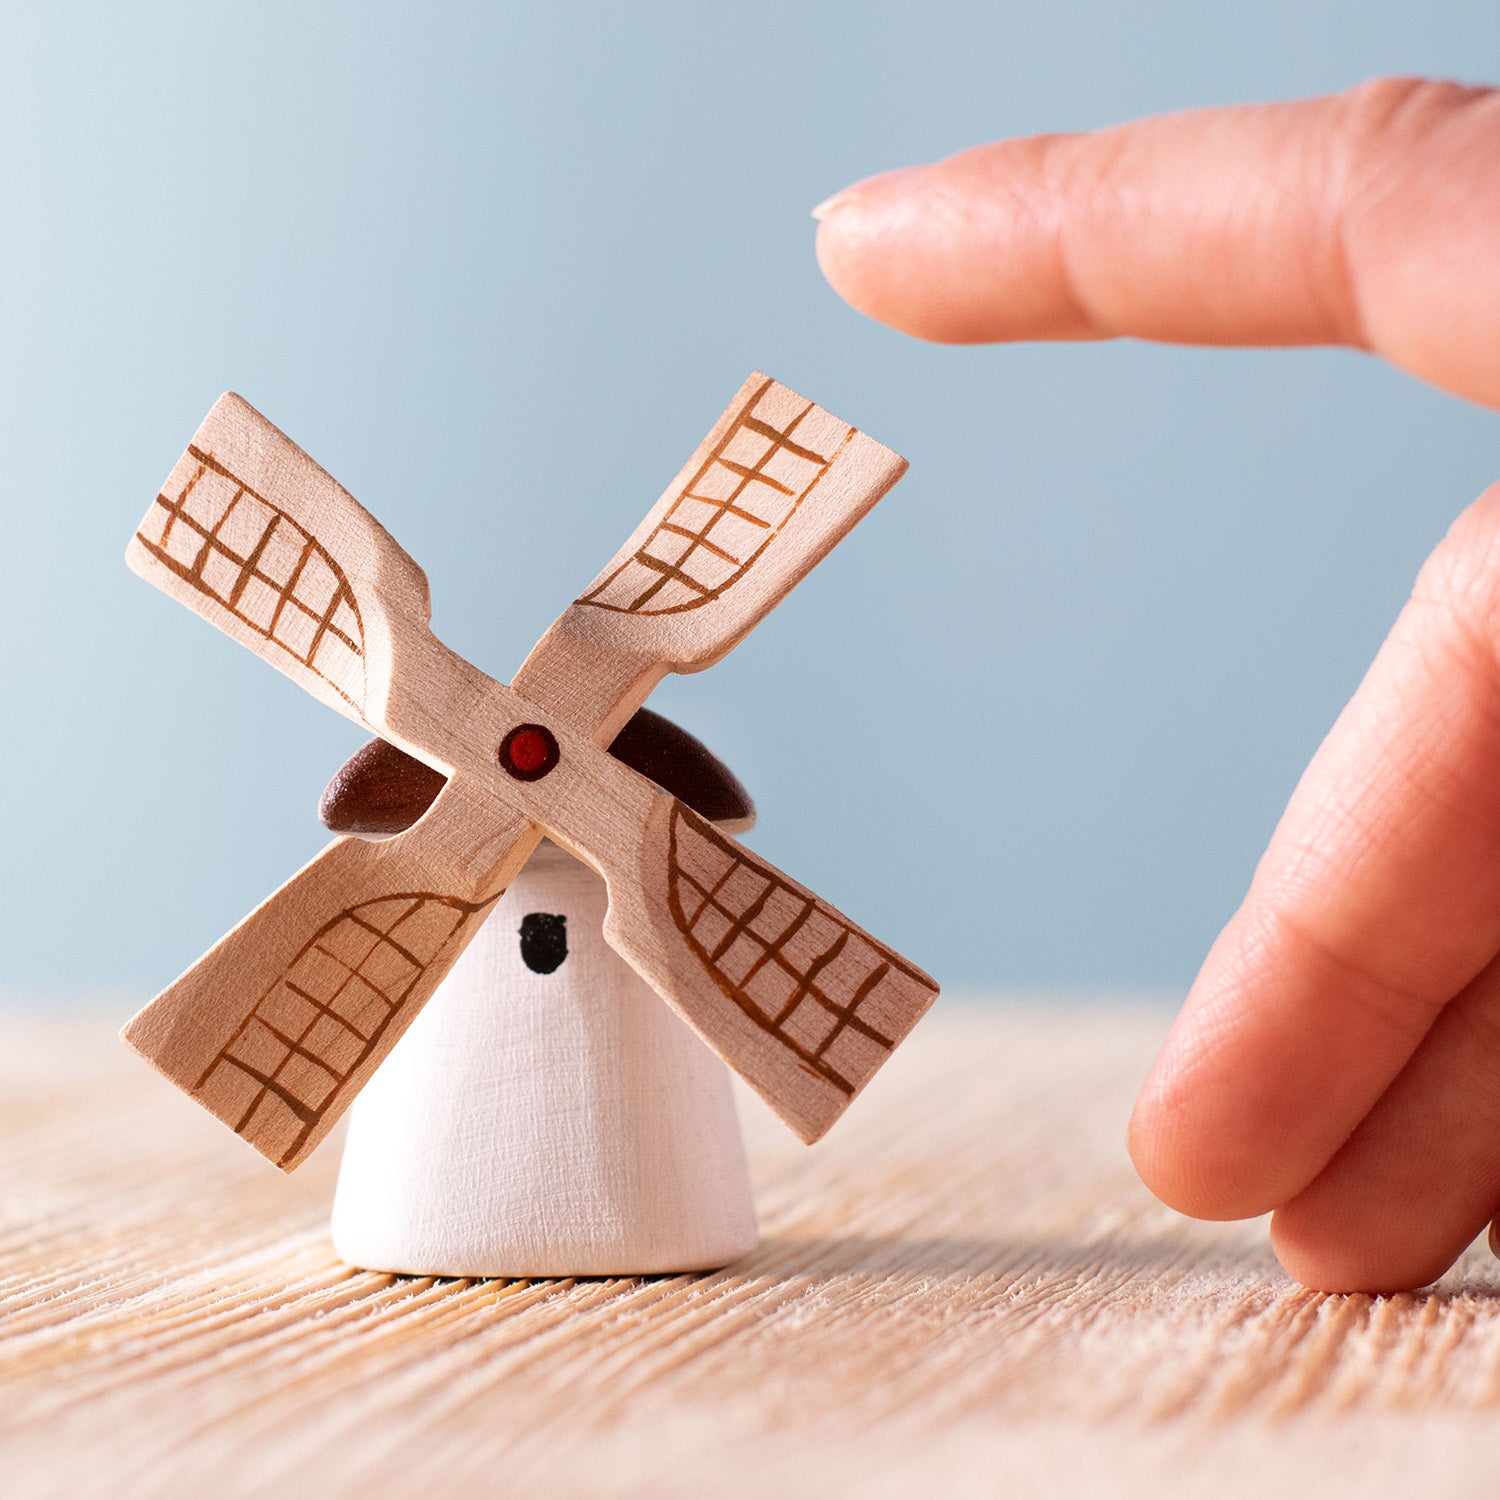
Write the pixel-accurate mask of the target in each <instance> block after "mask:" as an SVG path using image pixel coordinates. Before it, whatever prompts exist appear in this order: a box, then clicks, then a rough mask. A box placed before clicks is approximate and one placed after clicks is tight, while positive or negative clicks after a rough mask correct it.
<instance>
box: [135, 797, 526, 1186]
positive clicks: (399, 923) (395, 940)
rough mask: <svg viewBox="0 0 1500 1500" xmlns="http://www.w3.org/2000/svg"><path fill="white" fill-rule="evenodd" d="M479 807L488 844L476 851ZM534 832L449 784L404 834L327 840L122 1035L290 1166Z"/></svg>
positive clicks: (501, 884)
mask: <svg viewBox="0 0 1500 1500" xmlns="http://www.w3.org/2000/svg"><path fill="white" fill-rule="evenodd" d="M465 804H467V805H465ZM476 815H477V816H478V817H479V818H480V819H481V824H480V826H482V827H483V829H484V843H483V845H482V847H481V848H478V849H473V848H469V849H466V847H465V843H464V841H465V840H466V839H467V840H468V841H469V844H470V845H472V844H473V842H474V840H475V838H476V835H475V833H474V832H473V829H474V826H475V825H474V819H475V818H476ZM539 837H540V835H539V833H538V831H537V830H536V828H535V827H534V826H533V825H532V824H530V823H528V822H527V821H526V819H524V818H522V817H521V816H520V815H519V814H508V813H506V812H505V811H504V810H503V809H500V808H497V807H496V806H495V804H494V803H493V801H492V800H490V799H489V798H484V799H482V801H479V802H477V804H476V802H475V801H471V800H470V799H469V798H468V795H467V793H466V790H465V789H464V788H463V787H462V786H461V785H459V784H457V783H450V785H449V787H448V788H447V789H446V790H445V792H444V794H443V796H442V797H441V798H440V799H439V800H438V802H437V804H435V805H434V807H433V808H432V810H431V811H430V812H429V814H428V815H427V817H426V818H424V819H423V821H422V822H421V823H420V824H418V825H417V827H415V828H414V829H412V830H411V831H410V832H408V833H406V834H403V835H402V836H401V837H400V838H397V839H391V840H389V841H387V842H384V843H369V842H365V841H364V840H361V839H352V838H351V839H338V840H336V841H335V842H334V843H332V844H330V845H329V846H328V847H327V848H326V849H324V850H323V852H322V853H321V854H319V855H318V856H317V858H316V859H314V860H313V861H312V862H311V863H310V864H308V865H306V866H305V867H304V868H303V869H302V870H301V871H299V872H298V873H297V874H296V875H294V876H293V877H292V878H291V880H289V881H288V882H287V883H286V884H285V885H283V886H282V887H281V889H280V890H278V891H277V892H276V893H275V894H274V895H273V896H271V897H270V898H269V899H268V900H267V901H265V902H263V903H262V904H261V905H260V906H259V907H257V908H256V910H255V911H253V912H252V913H251V914H250V915H249V916H248V917H246V918H245V920H244V921H243V922H241V923H240V924H239V926H238V927H236V928H235V929H234V930H233V931H232V932H231V933H229V935H228V936H227V937H225V938H224V939H223V940H222V941H220V942H219V943H218V944H217V945H216V946H215V947H213V948H212V949H211V950H210V951H209V952H208V953H207V954H205V955H204V956H203V958H201V959H200V960H199V961H198V962H197V963H196V964H194V965H193V967H192V968H191V969H189V970H188V971H187V973H185V974H184V975H183V976H182V977H181V978H180V979H179V980H177V982H176V983H175V984H173V985H171V986H170V987H169V988H168V989H166V990H164V991H163V992H162V993H161V994H160V995H158V996H157V998H156V999H155V1000H153V1001H152V1002H151V1003H150V1004H149V1005H148V1006H146V1007H145V1009H143V1010H142V1011H141V1012H140V1013H139V1014H138V1015H136V1016H135V1018H134V1019H133V1020H131V1021H130V1023H129V1024H128V1025H127V1026H126V1027H125V1029H124V1031H123V1032H122V1033H121V1035H122V1036H123V1037H124V1039H125V1041H126V1042H127V1043H128V1044H129V1045H130V1046H131V1047H132V1048H133V1049H134V1050H135V1051H136V1052H138V1053H139V1054H140V1055H141V1056H142V1057H144V1058H145V1059H146V1060H147V1061H148V1062H149V1063H151V1064H152V1065H153V1066H154V1067H156V1068H157V1069H159V1070H160V1071H161V1072H162V1073H164V1074H165V1075H166V1076H167V1077H168V1078H169V1079H171V1080H172V1082H173V1083H175V1084H177V1085H178V1086H179V1087H180V1088H182V1089H184V1090H186V1092H187V1093H189V1094H191V1095H192V1097H193V1098H194V1099H196V1100H197V1101H198V1103H199V1104H201V1105H203V1107H204V1108H205V1109H207V1110H208V1111H209V1112H210V1113H212V1114H214V1115H216V1116H218V1118H219V1119H221V1120H222V1121H224V1123H225V1124H227V1125H228V1126H229V1127H230V1128H231V1129H232V1130H234V1131H235V1133H236V1134H238V1135H239V1136H241V1137H242V1138H243V1139H244V1140H246V1141H248V1142H249V1143H250V1145H252V1146H254V1147H255V1149H256V1150H257V1151H259V1152H260V1153H261V1154H262V1155H263V1156H265V1157H267V1158H268V1159H269V1160H270V1161H272V1162H274V1163H275V1164H276V1165H277V1166H278V1167H281V1168H282V1169H283V1170H284V1171H290V1170H291V1169H292V1168H293V1167H295V1166H297V1165H298V1163H300V1162H301V1161H302V1160H303V1159H304V1158H305V1157H306V1156H307V1155H308V1154H309V1153H310V1152H311V1151H312V1150H313V1149H314V1148H315V1147H316V1146H317V1144H318V1143H319V1141H321V1140H322V1139H323V1137H324V1136H325V1135H326V1134H327V1133H328V1131H329V1130H330V1129H331V1128H332V1127H333V1125H334V1123H335V1122H336V1121H337V1120H338V1118H339V1116H340V1115H341V1114H342V1113H343V1112H344V1110H345V1109H346V1108H347V1107H348V1105H349V1104H350V1103H351V1102H352V1100H353V1098H354V1096H355V1095H356V1094H357V1093H358V1092H359V1090H360V1089H361V1088H362V1087H363V1086H364V1083H365V1081H366V1080H367V1079H368V1078H369V1076H370V1075H371V1074H372V1073H373V1072H374V1071H375V1069H376V1067H378V1066H379V1064H380V1062H381V1060H382V1059H383V1058H384V1057H385V1056H386V1054H387V1053H388V1052H389V1051H390V1050H391V1048H392V1047H393V1046H395V1044H396V1042H397V1041H398V1040H399V1038H400V1037H401V1035H402V1033H403V1032H404V1031H405V1030H406V1028H407V1027H408V1026H409V1025H410V1024H411V1022H412V1020H413V1019H414V1018H415V1017H416V1015H417V1013H418V1011H420V1010H421V1008H422V1006H423V1005H424V1004H426V1002H427V1000H428V998H429V997H430V996H431V994H432V992H433V990H434V989H435V988H436V987H437V985H438V982H439V981H440V980H441V979H442V978H443V976H444V975H445V974H447V972H448V970H449V969H450V968H451V967H452V966H453V964H454V962H455V960H456V959H457V958H458V956H459V954H460V953H462V951H463V949H464V947H465V945H466V944H467V943H468V941H469V939H470V938H471V937H473V935H474V934H475V932H477V931H478V929H479V926H480V923H481V922H482V921H483V919H484V916H485V914H486V913H487V912H488V911H489V909H490V907H491V906H492V905H493V904H494V902H495V901H496V900H497V899H498V898H499V897H500V895H502V894H503V892H504V889H505V886H506V885H507V884H508V883H509V882H510V880H511V879H512V878H513V877H514V875H515V874H516V872H517V871H518V870H519V869H520V867H521V866H522V865H523V864H524V863H525V861H526V860H527V858H529V857H530V855H531V852H532V850H533V849H534V848H535V847H536V844H537V841H538V838H539Z"/></svg>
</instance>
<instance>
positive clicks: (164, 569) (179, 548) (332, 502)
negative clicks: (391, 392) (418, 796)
mask: <svg viewBox="0 0 1500 1500" xmlns="http://www.w3.org/2000/svg"><path fill="white" fill-rule="evenodd" d="M125 557H126V561H127V562H128V563H129V565H130V566H131V568H133V569H134V570H135V571H136V572H137V573H139V574H140V575H141V577H142V578H144V579H146V580H147V582H149V583H153V584H155V585H156V587H157V588H159V589H161V590H162V591H163V592H164V593H166V594H170V595H171V596H172V598H174V599H176V600H178V601H180V602H181V603H183V604H186V605H187V606H188V607H189V608H190V609H193V610H195V611H196V612H197V613H198V614H200V615H202V616H203V617H204V619H206V620H208V621H209V622H210V623H212V624H214V625H217V626H218V627H219V629H220V630H222V631H224V632H225V633H226V634H228V635H230V636H232V637H233V638H234V639H235V640H237V641H238V642H239V643H240V644H241V645H243V646H248V647H249V648H250V650H252V651H254V652H255V653H256V654H257V655H258V656H261V657H263V658H264V659H265V660H266V661H268V662H270V664H271V665H272V666H273V667H276V668H277V669H278V670H279V671H282V672H284V673H286V675H287V676H288V677H291V678H292V679H293V680H294V681H296V682H298V683H300V684H301V685H302V686H303V687H304V688H306V689H307V690H308V692H310V693H312V694H314V695H315V696H316V697H317V698H319V699H321V700H322V701H323V702H324V703H327V704H328V705H329V706H330V707H332V708H336V709H338V711H339V712H340V713H342V714H345V715H347V716H348V717H349V718H352V719H355V720H357V721H358V722H360V723H364V724H369V725H371V726H372V727H375V728H379V727H380V724H381V711H382V707H383V704H384V701H385V695H386V692H387V691H388V689H389V686H390V680H391V675H392V672H393V670H394V663H393V656H394V654H395V651H396V649H397V648H398V646H399V644H401V643H402V640H403V637H404V636H406V637H409V636H410V634H411V633H412V632H415V631H422V632H425V629H426V625H427V621H428V620H429V619H430V617H431V606H430V604H429V600H428V593H427V578H426V575H425V574H424V573H423V572H422V570H421V569H420V568H419V567H418V566H417V565H416V563H415V562H413V561H412V559H411V558H410V557H408V556H407V554H406V553H405V552H403V551H402V550H401V547H400V546H399V545H398V544H397V542H396V541H395V540H394V539H393V538H392V537H391V536H390V535H389V533H388V532H386V530H385V528H384V527H382V526H381V525H380V523H379V522H378V521H376V520H375V518H374V517H373V516H371V515H370V514H369V512H368V511H366V510H365V509H364V507H363V506H361V505H360V504H359V502H358V501H357V500H355V499H354V497H353V496H352V495H350V494H349V492H348V491H347V490H345V489H344V488H343V487H342V486H341V485H340V484H339V483H338V482H337V481H336V480H335V479H334V478H333V477H332V476H331V475H329V474H328V473H327V472H326V471H325V470H324V469H322V468H320V467H319V465H317V464H316V463H314V462H313V460H312V459H311V458H309V457H308V456H307V454H305V453H304V452H303V451H302V450H301V449H300V448H299V447H297V445H296V444H295V443H293V442H292V440H291V439H290V438H288V437H287V436H286V434H285V433H283V432H281V431H280V430H279V429H278V428H276V427H274V426H273V425H272V424H271V423H270V422H268V421H267V420H266V419H265V418H264V417H263V416H261V414H260V413H259V412H258V411H256V410H255V408H254V407H252V406H251V405H249V403H248V402H246V401H244V400H242V399H241V398H240V397H239V396H236V395H234V394H233V393H230V394H228V395H225V396H221V397H220V398H219V400H218V401H217V402H216V403H215V404H214V407H213V410H212V411H210V412H209V414H208V416H207V417H206V418H205V419H204V421H203V425H202V426H201V427H200V428H199V429H198V431H197V433H196V435H195V436H194V438H193V441H192V443H191V444H189V446H188V449H187V451H186V452H185V453H184V454H183V455H182V457H181V458H180V459H179V460H178V461H177V465H176V467H175V468H174V469H173V470H172V472H171V474H170V475H169V476H168V478H167V482H166V484H165V485H164V486H163V487H162V490H161V493H160V494H159V495H158V496H157V497H156V499H155V501H153V502H152V505H151V508H150V510H149V511H148V512H147V513H146V517H145V519H144V520H143V521H142V522H141V525H140V529H139V530H138V531H137V532H136V534H135V536H134V537H133V538H132V540H131V543H130V546H129V548H128V549H127V551H126V554H125Z"/></svg>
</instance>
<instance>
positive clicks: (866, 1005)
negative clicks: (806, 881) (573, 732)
mask: <svg viewBox="0 0 1500 1500" xmlns="http://www.w3.org/2000/svg"><path fill="white" fill-rule="evenodd" d="M605 876H606V879H607V881H608V884H609V894H610V907H609V915H608V918H607V920H606V923H605V929H604V932H605V937H606V938H607V939H608V940H609V942H610V943H611V944H612V945H613V946H614V947H615V949H616V950H617V951H618V952H619V953H620V954H621V955H622V956H623V957H624V958H625V959H626V960H627V961H628V962H630V963H631V964H632V965H633V966H634V967H635V968H636V969H637V970H638V971H639V973H640V974H641V976H642V977H643V978H644V979H645V980H646V981H647V982H648V983H649V984H651V985H652V986H653V987H654V988H655V989H656V990H657V991H658V993H660V994H661V995H662V997H663V998H664V999H666V1000H667V1001H668V1003H669V1004H670V1005H671V1006H672V1007H673V1009H674V1010H676V1011H677V1012H678V1014H679V1015H681V1016H682V1018H683V1019H684V1020H685V1021H687V1023H688V1024H689V1025H690V1026H692V1027H693V1029H694V1030H695V1031H697V1032H698V1034H699V1035H700V1036H701V1037H702V1038H703V1039H704V1041H706V1042H707V1043H708V1044H709V1046H710V1047H712V1048H713V1050H714V1051H715V1052H717V1053H718V1054H719V1056H720V1057H722V1058H723V1059H724V1061H725V1062H726V1063H728V1064H729V1066H730V1067H731V1068H733V1069H734V1070H735V1072H737V1073H739V1074H740V1076H741V1077H742V1078H744V1079H745V1081H746V1082H747V1083H749V1084H750V1086H751V1087H752V1088H753V1089H755V1091H756V1092H757V1093H758V1094H759V1095H760V1096H761V1097H762V1098H763V1099H764V1100H765V1101H766V1103H767V1104H769V1105H770V1106H771V1108H772V1109H773V1110H775V1111H776V1113H777V1114H778V1115H780V1116H781V1118H782V1119H783V1120H785V1121H786V1123H787V1124H788V1125H790V1126H791V1128H792V1129H793V1130H794V1131H796V1133H797V1134H798V1135H799V1136H801V1137H802V1139H803V1140H804V1141H808V1142H811V1141H815V1140H817V1139H818V1138H819V1137H820V1136H821V1135H822V1134H823V1133H824V1132H825V1131H827V1130H828V1128H829V1127H830V1126H831V1125H832V1124H833V1123H834V1121H835V1120H837V1119H838V1117H839V1116H840V1115H841V1114H842V1113H843V1112H844V1110H845V1109H846V1108H848V1106H849V1104H850V1102H851V1101H852V1100H853V1099H854V1097H855V1095H856V1094H858V1093H859V1091H860V1090H861V1089H862V1088H863V1087H864V1086H865V1084H866V1083H868V1082H869V1080H870V1078H871V1077H872V1076H873V1075H874V1074H875V1072H876V1071H877V1070H878V1069H879V1068H880V1066H881V1065H882V1064H883V1063H884V1062H885V1060H886V1059H887V1058H888V1057H889V1056H890V1054H891V1052H892V1051H893V1050H894V1049H895V1047H896V1046H897V1045H898V1044H899V1043H900V1042H901V1041H902V1039H903V1038H904V1037H905V1036H906V1034H907V1033H908V1032H909V1031H910V1030H911V1028H912V1027H913V1026H915V1025H916V1023H917V1021H918V1020H920V1019H921V1017H922V1015H923V1014H924V1013H925V1012H926V1010H927V1009H928V1007H929V1006H930V1005H931V1004H932V1002H933V1001H934V1000H935V999H936V998H937V995H938V986H937V984H936V982H935V981H934V980H933V979H932V978H930V977H929V976H928V975H927V974H924V973H923V972H922V971H921V970H920V969H918V968H917V967H916V966H915V965H914V964H911V963H908V962H907V960H906V959H904V958H902V957H901V955H900V954H898V953H896V952H894V951H893V950H892V949H890V948H888V947H886V946H885V944H884V943H881V942H879V941H877V940H876V939H875V938H873V937H871V936H870V934H869V933H867V932H865V931H864V930H863V929H862V928H861V927H858V926H857V925H856V924H855V923H853V922H851V921H850V920H849V919H848V918H847V917H845V916H844V915H843V914H842V913H840V912H839V911H837V910H835V909H834V908H833V907H832V906H830V905H829V904H828V903H827V902H826V901H823V900H821V899H819V897H817V896H815V895H814V894H813V893H812V892H811V891H809V890H808V889H807V888H806V887H805V886H802V885H799V884H798V883H797V882H796V881H794V880H792V879H791V878H790V877H788V876H786V875H784V874H782V872H781V871H780V870H778V869H776V868H775V866H773V865H771V864H768V863H767V862H766V861H765V860H763V859H761V858H759V857H758V856H757V855H754V854H751V853H750V851H749V850H748V849H745V848H744V847H743V846H742V845H740V844H739V843H737V842H736V841H735V840H734V839H732V838H730V837H729V836H728V835H727V834H725V833H722V832H720V831H719V830H718V829H716V828H715V827H713V825H712V824H710V823H708V822H706V821H704V820H703V819H702V818H700V817H698V816H697V814H695V813H693V812H691V811H690V810H689V809H688V808H686V807H684V806H683V805H682V804H681V803H680V802H677V801H676V800H675V799H674V798H671V797H668V796H666V795H665V794H664V793H663V794H660V795H659V796H658V798H657V799H656V804H655V806H654V807H653V809H652V813H651V816H650V817H649V818H648V820H647V823H646V828H645V833H644V837H643V839H642V841H641V843H640V846H639V850H638V857H637V859H636V860H633V861H632V862H631V863H630V864H629V865H622V866H619V867H608V866H606V868H605Z"/></svg>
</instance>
